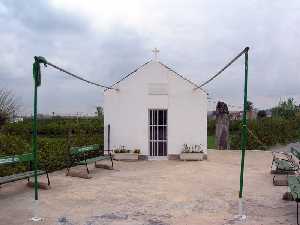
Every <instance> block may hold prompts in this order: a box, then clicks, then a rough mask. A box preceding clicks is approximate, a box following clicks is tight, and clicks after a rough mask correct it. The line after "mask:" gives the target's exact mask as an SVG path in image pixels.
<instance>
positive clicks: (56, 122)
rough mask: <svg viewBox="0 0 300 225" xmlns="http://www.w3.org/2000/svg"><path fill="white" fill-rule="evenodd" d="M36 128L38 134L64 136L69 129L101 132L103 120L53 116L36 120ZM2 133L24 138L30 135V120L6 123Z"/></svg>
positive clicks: (90, 132) (28, 137) (81, 131)
mask: <svg viewBox="0 0 300 225" xmlns="http://www.w3.org/2000/svg"><path fill="white" fill-rule="evenodd" d="M37 126H38V128H37V130H38V135H39V136H44V137H65V136H66V135H67V134H68V132H69V131H72V132H73V133H79V132H80V133H85V134H86V135H93V134H103V120H102V119H99V118H96V117H95V118H80V119H78V120H77V119H75V118H70V119H66V118H54V119H47V120H45V119H44V120H38V123H37ZM1 132H2V133H4V134H11V135H19V136H22V137H23V138H25V139H26V140H29V139H31V136H32V121H31V120H29V119H27V120H25V121H23V122H18V123H7V124H5V126H4V127H3V128H2V131H1Z"/></svg>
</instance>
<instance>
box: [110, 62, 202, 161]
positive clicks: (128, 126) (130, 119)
mask: <svg viewBox="0 0 300 225" xmlns="http://www.w3.org/2000/svg"><path fill="white" fill-rule="evenodd" d="M151 83H165V84H167V88H168V95H149V93H148V88H149V84H151ZM114 87H115V88H118V89H119V91H115V90H107V91H105V92H104V125H105V127H107V125H108V124H110V126H111V130H110V147H111V149H113V148H117V147H119V146H120V145H125V146H126V148H129V149H136V148H138V149H141V154H143V155H149V144H148V143H149V139H148V129H149V128H148V109H168V154H179V153H180V152H181V150H182V146H183V144H184V143H186V144H190V145H192V144H201V145H202V146H204V149H205V151H206V149H207V95H206V93H205V92H203V91H202V90H201V89H197V90H194V88H195V86H194V85H193V84H191V83H190V82H188V81H186V80H184V79H183V78H181V77H180V76H178V75H177V74H175V73H174V72H172V71H170V70H169V69H167V68H166V67H164V66H163V65H161V64H160V63H159V62H156V61H150V62H149V63H148V64H146V65H145V66H143V67H141V68H140V69H139V70H137V71H136V72H135V73H134V74H132V75H130V76H129V77H128V78H126V79H125V80H123V81H121V82H120V83H118V84H117V85H115V86H114ZM104 136H105V141H104V144H105V148H106V149H107V132H106V131H105V132H104Z"/></svg>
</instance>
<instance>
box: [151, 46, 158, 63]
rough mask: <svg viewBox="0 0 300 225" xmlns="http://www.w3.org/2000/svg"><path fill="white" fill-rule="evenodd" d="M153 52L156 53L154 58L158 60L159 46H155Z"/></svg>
mask: <svg viewBox="0 0 300 225" xmlns="http://www.w3.org/2000/svg"><path fill="white" fill-rule="evenodd" d="M152 52H153V53H154V60H155V61H157V56H158V53H159V50H158V49H157V48H154V49H153V50H152Z"/></svg>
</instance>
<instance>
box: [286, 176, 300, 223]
mask: <svg viewBox="0 0 300 225" xmlns="http://www.w3.org/2000/svg"><path fill="white" fill-rule="evenodd" d="M288 186H289V192H290V193H291V194H292V196H293V199H294V200H295V201H296V203H297V224H298V225H299V206H298V205H299V201H300V176H296V175H294V176H289V177H288Z"/></svg>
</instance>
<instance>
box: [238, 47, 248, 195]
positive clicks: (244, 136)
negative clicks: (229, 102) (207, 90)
mask: <svg viewBox="0 0 300 225" xmlns="http://www.w3.org/2000/svg"><path fill="white" fill-rule="evenodd" d="M248 51H249V47H247V48H245V84H244V112H243V128H242V143H241V153H242V156H241V171H240V191H239V198H240V199H241V198H242V197H243V187H244V165H245V151H246V145H247V139H248V138H247V137H248V131H247V104H248V101H247V92H248Z"/></svg>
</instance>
